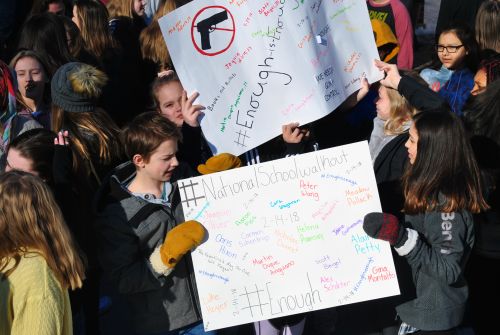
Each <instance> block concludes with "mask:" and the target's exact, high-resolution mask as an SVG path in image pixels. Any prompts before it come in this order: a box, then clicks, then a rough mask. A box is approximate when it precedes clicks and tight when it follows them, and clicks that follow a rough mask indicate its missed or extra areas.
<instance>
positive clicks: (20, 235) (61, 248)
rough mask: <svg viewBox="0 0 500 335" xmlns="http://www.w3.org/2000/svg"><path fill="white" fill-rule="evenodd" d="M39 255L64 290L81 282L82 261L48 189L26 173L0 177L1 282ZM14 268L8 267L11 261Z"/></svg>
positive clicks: (77, 285) (6, 174)
mask: <svg viewBox="0 0 500 335" xmlns="http://www.w3.org/2000/svg"><path fill="white" fill-rule="evenodd" d="M30 252H36V253H38V254H40V255H41V256H42V257H43V258H44V259H45V261H46V262H47V265H48V266H49V268H50V269H51V270H52V271H53V272H54V275H55V276H56V278H57V279H58V280H59V282H60V283H61V286H62V287H63V288H71V289H76V288H79V287H81V286H82V281H83V279H84V259H83V256H82V255H79V250H78V249H77V247H76V244H75V242H74V241H73V238H72V236H71V234H70V232H69V229H68V227H67V226H66V224H65V222H64V219H63V216H62V213H61V210H60V209H59V206H58V205H57V203H56V201H55V199H54V196H53V195H52V192H51V191H50V189H49V188H48V186H47V185H46V184H45V183H44V182H43V181H42V180H41V179H40V178H39V177H36V176H34V175H31V174H29V173H26V172H21V171H10V172H7V173H5V174H3V175H1V176H0V272H2V273H0V276H1V279H2V280H4V279H6V278H8V277H9V275H10V274H11V273H12V272H13V271H14V270H15V269H16V268H17V266H18V265H19V262H20V260H21V257H22V256H23V255H25V254H27V253H30ZM12 260H13V261H14V266H12V267H11V266H9V269H8V270H7V271H5V272H4V270H6V268H7V266H8V265H9V264H10V262H11V261H12Z"/></svg>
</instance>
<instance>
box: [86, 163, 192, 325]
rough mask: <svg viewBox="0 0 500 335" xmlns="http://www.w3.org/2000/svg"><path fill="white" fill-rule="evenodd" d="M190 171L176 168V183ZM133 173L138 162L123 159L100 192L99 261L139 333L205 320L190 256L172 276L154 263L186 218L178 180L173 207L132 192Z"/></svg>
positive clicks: (173, 190) (97, 207)
mask: <svg viewBox="0 0 500 335" xmlns="http://www.w3.org/2000/svg"><path fill="white" fill-rule="evenodd" d="M185 171H186V169H183V167H182V166H179V167H177V168H176V170H174V176H172V181H173V180H178V179H180V178H179V177H180V176H181V175H183V174H184V173H185ZM134 176H135V166H134V165H133V164H132V163H131V162H127V163H124V164H122V165H120V166H118V167H117V168H116V169H115V171H114V172H113V174H112V175H111V177H110V178H108V180H106V181H105V182H104V183H103V186H102V187H101V189H100V190H99V193H98V195H97V198H96V203H95V205H96V214H97V219H96V230H97V233H98V238H99V240H98V244H99V260H100V262H101V265H102V268H103V271H104V273H106V274H107V275H108V276H109V277H110V279H111V282H112V283H114V284H115V285H116V287H117V290H118V292H119V293H120V294H122V295H123V296H125V298H126V299H127V300H128V303H129V307H130V310H131V316H132V322H133V324H134V327H135V331H136V332H137V333H139V334H142V333H157V332H165V331H170V330H175V329H178V328H182V327H184V326H187V325H190V324H193V323H195V322H197V321H200V320H201V312H200V305H199V300H198V293H197V289H196V284H195V278H194V270H193V264H192V260H191V255H190V254H189V253H188V254H186V255H185V256H184V257H183V258H182V259H181V260H180V262H179V263H178V264H177V266H176V267H175V269H174V271H173V272H172V273H171V274H169V275H168V276H163V275H161V274H159V273H156V272H155V271H154V270H153V268H152V267H151V264H150V263H149V256H150V255H151V253H152V252H153V251H154V249H155V248H156V247H158V246H159V245H160V244H161V243H163V240H164V238H165V235H166V233H167V232H168V231H170V230H171V229H172V228H174V227H175V226H176V225H177V223H178V222H179V223H180V222H182V221H183V215H182V212H181V211H180V206H179V203H180V202H179V199H178V192H177V183H175V182H173V183H172V186H173V187H172V192H171V194H170V196H169V199H170V201H171V204H172V206H171V207H168V206H164V205H160V204H153V203H149V202H148V201H146V200H144V199H142V198H140V197H136V196H134V195H132V194H130V193H129V192H128V191H127V190H126V189H125V188H124V187H123V186H122V185H124V184H127V183H128V182H130V181H131V180H132V179H133V178H134ZM175 209H177V211H176V210H175ZM176 218H177V219H176Z"/></svg>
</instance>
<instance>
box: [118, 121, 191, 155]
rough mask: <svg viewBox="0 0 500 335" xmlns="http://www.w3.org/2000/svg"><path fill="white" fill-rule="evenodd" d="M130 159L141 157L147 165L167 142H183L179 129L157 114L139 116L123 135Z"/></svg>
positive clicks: (126, 152)
mask: <svg viewBox="0 0 500 335" xmlns="http://www.w3.org/2000/svg"><path fill="white" fill-rule="evenodd" d="M122 140H123V144H124V145H125V154H126V155H127V158H128V159H132V158H133V157H134V155H141V156H142V158H143V160H144V161H145V162H146V163H147V162H149V159H150V157H151V155H152V154H153V152H154V151H155V150H156V149H157V148H158V147H159V146H160V145H161V144H162V143H163V142H165V141H168V140H174V141H178V142H179V141H182V134H181V132H180V130H179V128H178V127H177V126H176V125H175V124H174V123H173V122H172V121H170V120H168V119H167V118H165V117H163V116H161V115H160V114H158V113H156V112H146V113H142V114H139V115H137V116H136V117H135V118H134V119H133V120H132V122H131V123H130V124H129V125H128V126H127V127H125V129H124V130H123V133H122Z"/></svg>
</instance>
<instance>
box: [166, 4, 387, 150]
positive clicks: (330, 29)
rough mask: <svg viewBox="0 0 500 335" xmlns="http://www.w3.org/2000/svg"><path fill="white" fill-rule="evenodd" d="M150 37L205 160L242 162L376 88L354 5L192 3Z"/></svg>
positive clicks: (363, 21)
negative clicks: (197, 120) (192, 110)
mask: <svg viewBox="0 0 500 335" xmlns="http://www.w3.org/2000/svg"><path fill="white" fill-rule="evenodd" d="M160 27H161V29H162V33H163V36H164V38H165V41H166V43H167V46H168V48H169V52H170V55H171V57H172V61H173V63H174V66H175V69H176V71H177V73H178V75H179V78H180V79H181V82H182V83H183V85H184V88H185V89H186V90H187V91H188V92H191V91H195V90H196V91H198V92H200V94H201V95H200V97H199V102H200V103H201V104H203V105H204V106H206V107H207V109H206V110H205V112H206V113H205V115H204V117H203V119H202V121H201V126H202V128H203V133H204V134H205V137H206V138H207V140H208V142H209V143H210V145H211V148H212V151H213V152H214V153H218V152H230V153H233V154H235V155H239V154H242V153H244V152H246V151H248V150H250V149H252V148H254V147H256V146H258V145H259V144H262V143H264V142H266V141H268V140H269V139H271V138H273V137H275V136H277V135H279V134H280V133H281V126H282V125H283V124H287V123H290V122H292V121H293V122H300V123H302V124H305V123H309V122H311V121H314V120H317V119H319V118H321V117H323V116H325V115H327V114H329V113H330V112H331V111H333V110H334V109H335V108H336V107H338V106H339V105H340V104H341V103H342V102H343V101H344V100H345V99H346V98H347V97H348V96H349V95H350V94H351V93H353V92H355V91H356V90H358V89H359V88H360V83H361V79H362V78H363V77H366V78H367V79H368V80H369V82H374V81H377V80H379V79H381V78H382V77H381V74H380V72H379V71H378V70H377V69H376V68H375V67H374V65H373V59H375V58H378V53H377V48H376V46H375V41H374V38H373V33H372V30H371V29H370V28H369V27H371V25H370V20H369V16H368V10H367V8H366V2H365V1H364V0H335V1H321V0H319V1H318V0H316V1H298V0H294V1H292V0H274V1H235V0H226V1H215V0H197V1H192V2H190V3H188V4H186V5H184V6H182V7H180V8H179V9H177V10H175V11H173V12H172V13H169V14H168V15H166V16H165V17H163V18H162V19H161V20H160Z"/></svg>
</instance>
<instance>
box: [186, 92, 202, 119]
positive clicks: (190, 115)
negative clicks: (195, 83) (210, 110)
mask: <svg viewBox="0 0 500 335" xmlns="http://www.w3.org/2000/svg"><path fill="white" fill-rule="evenodd" d="M199 96H200V93H198V92H194V93H193V94H191V96H190V97H189V98H188V96H187V92H186V91H183V92H182V99H181V109H182V117H183V118H184V122H186V123H187V124H188V125H190V126H191V127H199V126H200V122H199V121H198V117H199V116H200V114H201V111H202V110H204V109H205V107H204V106H202V105H193V102H194V101H195V100H196V99H197V98H198V97H199Z"/></svg>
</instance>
